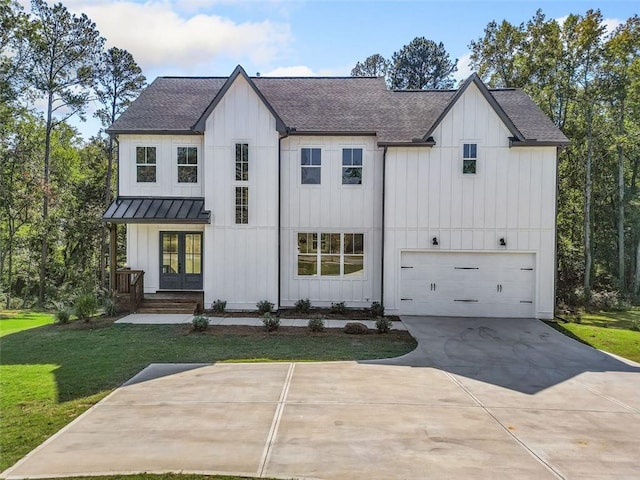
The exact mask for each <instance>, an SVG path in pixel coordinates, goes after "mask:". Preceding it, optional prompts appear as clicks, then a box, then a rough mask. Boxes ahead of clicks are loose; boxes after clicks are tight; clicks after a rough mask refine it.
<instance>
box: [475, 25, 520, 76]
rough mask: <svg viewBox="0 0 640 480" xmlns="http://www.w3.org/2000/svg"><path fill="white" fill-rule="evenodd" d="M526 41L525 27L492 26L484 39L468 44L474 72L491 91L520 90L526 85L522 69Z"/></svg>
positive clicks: (486, 30)
mask: <svg viewBox="0 0 640 480" xmlns="http://www.w3.org/2000/svg"><path fill="white" fill-rule="evenodd" d="M525 38H526V32H525V28H524V25H523V24H520V25H518V26H515V25H512V24H511V23H509V22H507V21H506V20H503V21H502V22H501V23H500V24H499V25H498V23H496V22H495V21H491V22H489V24H488V25H487V26H486V28H485V29H484V37H483V38H481V39H479V40H477V41H471V43H470V44H469V49H470V50H471V68H472V69H473V70H474V71H476V72H477V73H478V75H479V76H480V77H482V78H484V79H485V80H486V82H487V84H488V85H489V86H491V87H494V88H503V87H521V86H522V85H523V84H524V81H525V79H524V78H522V77H523V75H522V74H523V71H522V68H521V67H522V59H523V48H524V42H525Z"/></svg>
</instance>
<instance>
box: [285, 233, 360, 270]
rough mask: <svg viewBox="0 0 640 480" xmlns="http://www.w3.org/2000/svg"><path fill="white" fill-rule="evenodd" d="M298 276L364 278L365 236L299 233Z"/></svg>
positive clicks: (357, 234) (355, 234)
mask: <svg viewBox="0 0 640 480" xmlns="http://www.w3.org/2000/svg"><path fill="white" fill-rule="evenodd" d="M297 273H298V275H299V276H314V277H361V276H363V275H364V234H362V233H322V232H318V233H316V232H301V233H298V268H297Z"/></svg>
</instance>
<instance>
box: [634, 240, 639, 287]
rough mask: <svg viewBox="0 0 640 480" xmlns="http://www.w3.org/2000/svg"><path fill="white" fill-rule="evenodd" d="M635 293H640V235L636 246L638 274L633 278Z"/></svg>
mask: <svg viewBox="0 0 640 480" xmlns="http://www.w3.org/2000/svg"><path fill="white" fill-rule="evenodd" d="M633 293H634V294H635V295H638V294H640V237H639V238H638V246H637V247H636V275H635V278H634V279H633Z"/></svg>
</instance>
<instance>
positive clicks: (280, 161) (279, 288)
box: [278, 128, 294, 311]
mask: <svg viewBox="0 0 640 480" xmlns="http://www.w3.org/2000/svg"><path fill="white" fill-rule="evenodd" d="M291 130H294V129H289V128H287V129H286V130H285V133H284V135H281V136H280V137H279V138H278V311H279V310H280V305H281V297H282V286H281V285H282V258H281V255H282V228H281V223H282V140H284V139H285V138H287V137H288V136H289V132H290V131H291Z"/></svg>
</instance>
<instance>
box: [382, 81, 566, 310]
mask: <svg viewBox="0 0 640 480" xmlns="http://www.w3.org/2000/svg"><path fill="white" fill-rule="evenodd" d="M510 136H511V134H510V132H509V131H508V129H507V128H506V127H505V126H504V124H503V123H502V121H501V120H500V118H499V117H498V115H497V114H496V113H495V111H494V110H493V109H492V108H491V106H490V105H489V104H488V102H487V101H486V99H485V98H484V97H483V96H482V94H481V93H480V91H479V90H478V89H477V87H476V86H475V85H470V86H469V88H468V89H467V90H466V91H465V92H464V94H463V95H462V96H461V97H460V99H459V100H458V101H457V102H456V104H455V105H454V106H453V107H452V109H451V110H450V111H449V112H448V114H447V115H446V116H445V118H444V119H443V120H442V122H441V123H440V125H439V126H438V127H437V128H436V130H435V131H434V133H433V138H434V139H435V142H436V146H434V147H433V148H428V147H420V148H418V147H390V148H389V149H388V152H387V159H386V186H385V187H386V193H387V198H386V203H385V279H384V296H385V307H386V309H387V311H388V312H389V313H398V312H399V311H400V310H399V309H400V282H399V272H400V258H401V252H402V251H403V250H404V251H408V250H412V251H420V250H424V251H434V250H437V251H452V252H455V251H459V252H522V253H534V254H535V258H536V272H537V277H536V285H535V291H536V295H535V308H534V311H535V315H536V316H537V317H538V318H552V317H553V308H554V269H555V205H556V147H513V148H509V137H510ZM464 143H476V144H477V145H478V154H477V155H478V156H477V173H476V174H475V175H474V174H466V175H465V174H463V173H462V145H463V144H464ZM433 237H436V238H437V239H438V245H437V246H434V245H432V239H433ZM500 238H504V239H505V241H506V244H507V245H506V247H500V246H499V240H500Z"/></svg>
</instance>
